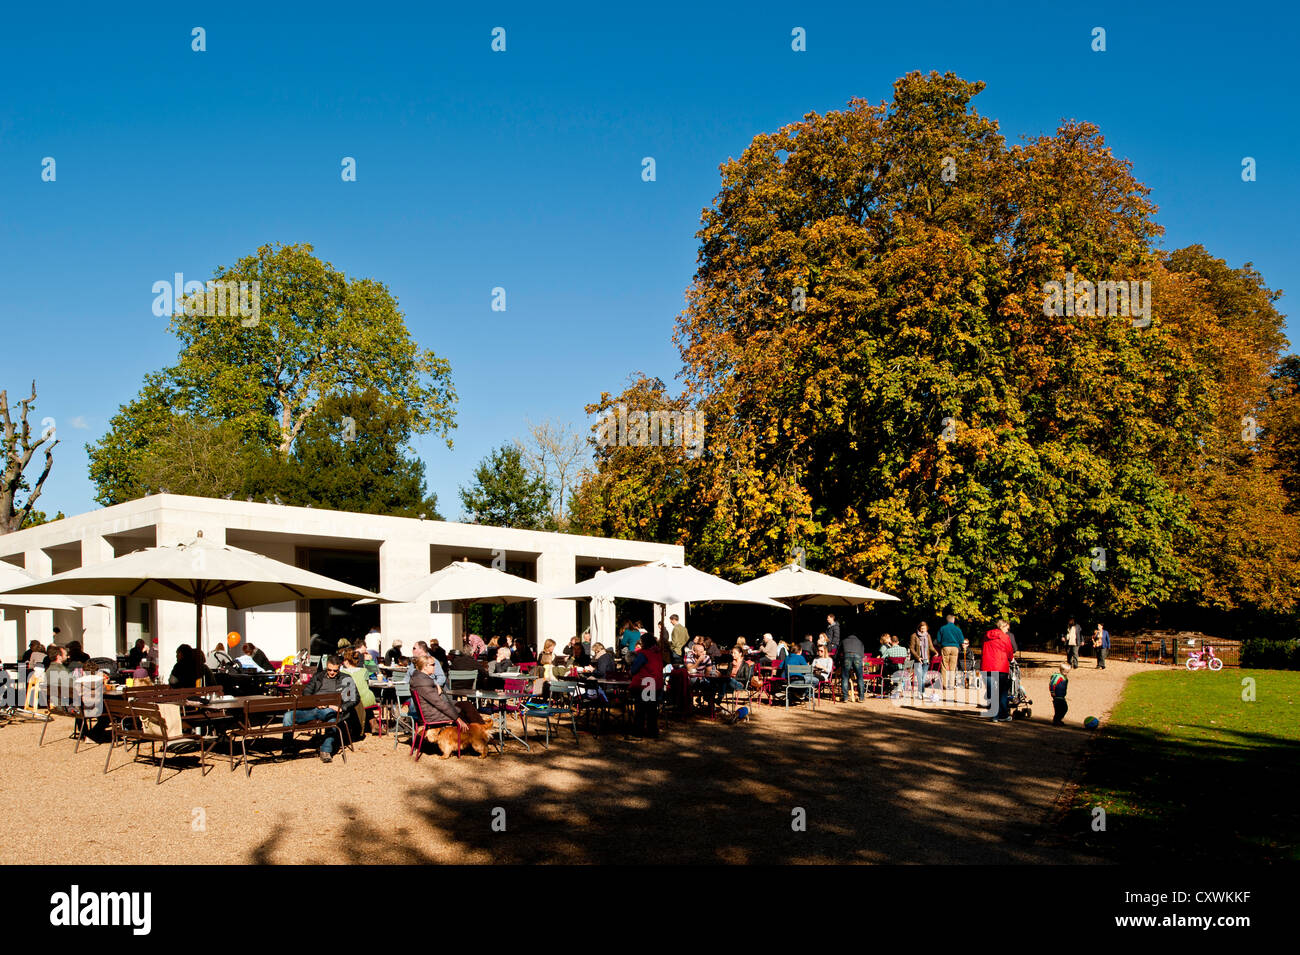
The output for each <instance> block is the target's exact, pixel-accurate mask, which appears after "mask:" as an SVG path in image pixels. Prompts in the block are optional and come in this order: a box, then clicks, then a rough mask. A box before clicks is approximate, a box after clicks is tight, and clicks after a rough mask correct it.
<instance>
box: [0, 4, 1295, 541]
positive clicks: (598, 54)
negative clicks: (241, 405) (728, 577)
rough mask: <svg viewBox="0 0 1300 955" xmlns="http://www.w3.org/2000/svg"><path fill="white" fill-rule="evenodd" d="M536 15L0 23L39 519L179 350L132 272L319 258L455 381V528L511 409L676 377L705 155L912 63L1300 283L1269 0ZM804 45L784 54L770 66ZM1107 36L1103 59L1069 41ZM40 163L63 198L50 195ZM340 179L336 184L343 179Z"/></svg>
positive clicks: (69, 497)
mask: <svg viewBox="0 0 1300 955" xmlns="http://www.w3.org/2000/svg"><path fill="white" fill-rule="evenodd" d="M537 6H539V5H533V4H527V5H526V4H519V5H512V4H504V5H490V6H485V7H482V8H475V7H473V6H470V7H467V8H466V9H465V10H464V12H461V11H459V10H452V11H448V10H444V9H437V8H434V7H432V6H431V5H427V4H410V5H403V4H384V5H382V6H379V5H376V6H375V7H373V8H371V7H369V6H367V5H361V4H346V5H343V4H332V3H312V4H294V3H286V4H266V3H263V4H239V3H221V4H207V3H203V4H175V3H173V4H159V5H149V4H140V5H135V6H134V7H133V8H132V9H128V10H127V11H126V12H122V10H121V8H120V7H119V8H111V9H106V8H104V7H103V5H101V4H95V5H89V4H86V5H84V9H79V8H78V5H77V4H71V5H61V6H59V7H58V8H57V10H55V8H50V7H46V6H35V7H31V6H23V7H21V8H18V9H17V10H16V11H15V12H14V13H12V14H8V15H7V20H8V22H7V23H6V24H5V27H6V28H5V29H4V30H3V31H0V90H2V91H3V92H0V278H3V280H4V294H3V295H0V327H2V328H3V333H4V337H3V342H4V344H3V350H0V387H7V388H8V389H9V392H10V396H11V398H13V397H15V395H16V393H18V392H20V391H21V392H23V396H25V389H26V387H27V386H28V384H29V383H30V381H31V380H32V379H33V378H35V379H36V381H37V386H38V389H39V392H40V398H39V403H38V416H39V417H44V416H47V415H48V416H51V417H53V418H55V420H56V422H57V424H58V428H59V436H60V438H61V439H62V443H61V444H60V445H59V447H58V448H57V449H56V452H55V454H56V459H55V466H54V471H53V473H52V475H51V477H50V479H49V481H48V482H47V484H46V489H45V494H44V496H43V497H42V499H41V505H40V506H42V507H43V508H44V509H45V510H46V511H47V512H50V513H53V512H54V511H55V510H58V509H62V510H64V511H65V512H67V513H69V514H73V513H79V512H82V511H85V510H89V509H91V508H92V507H93V506H94V502H93V494H94V490H93V487H92V485H91V484H90V482H89V480H88V478H87V475H86V455H85V452H84V449H83V445H84V444H85V443H86V442H87V441H92V440H95V439H97V438H99V437H100V436H101V435H102V434H103V433H104V431H105V430H106V427H107V423H108V420H109V418H110V417H111V416H112V414H113V413H114V412H115V411H116V409H117V407H118V406H119V405H120V404H122V403H123V402H126V401H128V400H129V399H130V398H131V397H132V396H133V395H134V394H135V393H136V391H137V390H138V388H139V386H140V384H141V381H142V378H143V376H144V375H145V373H146V372H148V371H151V370H154V369H158V368H161V367H163V366H164V365H166V364H168V363H170V362H171V361H173V360H174V358H175V355H176V344H175V339H173V338H172V337H171V336H170V335H168V334H167V333H166V331H165V319H161V318H157V317H155V316H154V315H153V313H152V311H151V305H152V302H153V293H152V291H151V287H152V285H153V283H154V282H155V281H158V280H162V279H170V278H171V276H172V275H173V273H175V272H183V273H185V275H186V277H187V278H191V279H205V278H208V277H210V276H211V273H212V271H213V269H214V268H215V267H216V266H218V265H223V264H225V265H228V264H230V263H232V262H233V261H234V260H235V259H236V258H238V257H240V256H242V255H246V254H249V253H251V252H253V251H254V250H255V249H256V248H257V247H258V246H260V245H262V244H264V243H267V242H282V243H291V242H310V243H312V244H313V245H314V246H315V248H316V252H317V254H318V255H319V256H320V257H321V258H323V259H325V260H327V261H329V262H331V263H333V265H334V266H335V267H337V268H339V269H341V270H342V271H344V272H346V273H347V274H348V275H351V276H368V277H372V278H376V279H378V280H380V281H383V282H384V283H386V284H387V285H388V287H389V288H390V289H391V290H392V292H393V293H394V294H395V295H396V296H397V298H398V301H399V304H400V306H401V308H402V310H403V311H404V313H405V316H406V320H407V324H408V326H409V327H410V329H411V332H412V333H413V335H414V336H415V337H416V339H417V340H418V341H419V342H420V343H421V344H422V345H423V346H425V347H430V348H433V349H434V350H435V351H437V352H438V353H439V354H440V355H442V356H444V357H446V358H448V359H449V360H450V361H451V364H452V371H453V375H454V380H455V384H456V388H457V390H458V392H459V395H460V405H459V427H458V429H457V430H456V432H455V435H454V440H455V445H456V447H455V450H454V451H450V452H449V451H447V450H446V448H445V446H444V445H443V444H442V442H441V441H439V440H437V439H433V438H428V439H423V440H421V441H419V442H418V443H417V445H416V448H417V451H418V452H419V453H420V454H421V456H422V457H423V458H424V460H425V461H426V464H427V467H428V476H429V483H430V487H431V489H432V490H434V491H436V492H437V494H438V497H439V501H440V505H441V508H442V511H443V513H444V514H445V515H447V516H449V517H452V518H454V517H456V516H457V515H458V514H459V501H458V498H457V496H456V489H457V487H459V486H460V485H461V484H463V483H466V482H467V480H468V478H469V474H470V472H471V471H472V469H473V467H474V465H475V464H476V463H477V462H478V461H479V460H480V459H481V458H482V457H483V455H484V454H486V453H487V452H488V451H489V450H490V449H491V448H493V447H495V446H497V445H499V444H501V443H502V442H504V441H506V440H509V439H511V438H515V437H519V436H522V435H523V434H524V432H525V430H526V422H527V420H529V419H531V420H533V421H540V420H543V419H548V418H558V419H560V420H561V421H564V422H568V423H571V424H573V425H575V426H579V427H584V426H585V420H584V413H583V406H584V405H585V404H586V403H587V402H589V401H592V400H594V399H595V398H596V397H597V396H598V395H599V393H600V391H601V390H611V391H612V390H616V389H618V388H620V387H621V386H622V384H623V383H624V382H625V381H626V379H627V377H628V375H629V374H630V373H631V372H634V371H644V372H647V373H650V374H657V375H659V376H660V377H662V378H664V379H665V380H667V381H670V382H671V381H672V379H673V378H674V376H675V375H676V374H677V373H678V370H679V367H680V362H679V360H678V357H677V354H676V351H675V349H674V348H673V346H672V343H671V334H672V330H673V324H674V320H675V318H676V316H677V314H678V313H679V312H680V311H681V309H682V306H683V302H684V297H683V296H684V291H685V289H686V287H687V286H688V284H689V283H690V280H691V276H692V273H693V270H694V263H695V254H696V241H695V235H694V234H695V231H696V229H697V228H698V223H699V215H700V211H701V209H702V208H704V207H705V206H706V205H708V204H709V203H710V202H711V200H712V199H713V197H714V195H715V194H716V192H717V188H718V181H719V180H718V172H717V170H718V165H719V164H720V163H721V162H723V161H725V160H726V159H727V158H728V157H732V156H737V155H739V154H740V152H741V151H742V150H743V149H744V148H745V146H746V144H747V143H748V142H749V141H750V139H751V138H752V137H753V136H754V135H755V134H757V133H760V132H764V131H770V130H774V129H776V128H778V127H780V126H781V125H783V124H785V123H788V122H791V121H793V120H796V119H798V118H799V117H801V116H802V115H803V114H804V113H806V112H808V111H813V110H816V111H819V112H824V111H826V110H832V109H837V108H840V107H842V106H843V105H844V104H845V103H846V102H847V101H848V99H849V98H850V97H853V96H861V97H865V98H867V99H869V100H871V101H873V102H874V101H879V100H881V99H887V98H888V97H889V96H890V92H891V84H892V82H893V81H894V80H895V79H896V78H897V77H899V76H901V75H902V74H904V73H906V72H908V71H909V70H916V69H919V70H927V71H928V70H931V69H937V70H940V71H945V70H952V71H954V72H956V73H957V74H959V75H961V76H963V77H965V78H967V79H979V80H983V81H985V82H986V83H987V84H988V88H987V89H986V90H985V92H984V93H983V94H982V95H981V96H979V97H978V98H977V100H976V108H977V109H978V110H979V111H980V112H981V113H983V114H984V115H987V116H991V117H993V118H995V119H997V120H998V121H999V123H1000V125H1001V128H1002V132H1003V134H1004V136H1006V138H1007V139H1008V140H1011V141H1016V140H1018V139H1019V138H1020V137H1021V136H1027V135H1029V136H1032V135H1037V134H1039V133H1049V132H1051V131H1052V130H1054V129H1055V127H1056V126H1057V124H1058V123H1059V121H1060V120H1061V119H1062V118H1078V119H1082V120H1089V121H1091V122H1094V123H1096V124H1098V125H1099V126H1100V127H1101V129H1102V131H1103V132H1104V134H1105V135H1106V137H1107V140H1108V142H1109V143H1110V145H1111V146H1112V148H1113V149H1114V150H1115V152H1116V153H1117V154H1119V155H1121V156H1125V157H1127V158H1129V159H1131V160H1132V161H1133V162H1134V164H1135V173H1136V175H1137V177H1138V178H1139V179H1140V180H1142V181H1144V182H1146V183H1147V184H1148V185H1149V186H1150V187H1151V188H1152V190H1153V192H1152V197H1151V198H1152V199H1153V201H1154V202H1155V203H1156V204H1157V205H1158V206H1159V209H1160V211H1159V213H1158V220H1159V222H1160V223H1161V224H1162V225H1163V226H1164V227H1165V229H1166V235H1165V240H1164V244H1165V245H1166V247H1169V248H1177V247H1179V246H1182V245H1186V244H1189V243H1192V242H1200V243H1202V244H1204V245H1205V246H1206V247H1207V248H1208V249H1209V250H1210V251H1211V252H1212V253H1213V254H1214V255H1216V256H1219V257H1222V258H1225V259H1227V261H1228V262H1229V264H1231V265H1234V266H1236V265H1240V264H1241V263H1243V262H1244V261H1248V260H1249V261H1253V262H1254V263H1255V265H1256V267H1257V268H1258V269H1260V271H1261V272H1262V273H1263V274H1264V277H1265V279H1266V281H1267V282H1268V283H1269V284H1270V285H1271V286H1273V287H1274V288H1282V289H1293V288H1294V287H1295V286H1296V284H1297V283H1296V279H1297V269H1300V265H1298V264H1297V257H1296V251H1297V239H1296V234H1297V222H1298V221H1300V182H1298V181H1297V177H1296V170H1295V159H1296V152H1297V147H1298V146H1300V143H1298V142H1297V138H1298V136H1297V109H1296V105H1295V92H1294V63H1295V53H1294V50H1293V48H1292V46H1293V43H1294V39H1295V37H1296V36H1297V32H1298V31H1297V29H1296V27H1297V20H1298V19H1300V17H1298V16H1297V14H1296V13H1295V11H1294V9H1289V8H1288V7H1287V6H1284V5H1281V4H1278V5H1270V4H1251V5H1249V6H1243V7H1237V8H1232V9H1228V10H1225V8H1223V6H1222V5H1221V4H1214V5H1210V4H1198V3H1178V4H1173V3H1155V4H1133V3H1090V4H1071V3H1050V4H1049V3H1044V4H1028V3H1021V4H1003V3H984V4H979V3H964V4H947V3H926V4H884V5H878V4H845V5H812V6H809V5H806V4H793V3H785V4H762V3H759V4H754V3H734V4H725V5H723V4H719V5H709V6H706V5H701V4H690V5H687V4H671V3H654V4H634V5H611V6H609V7H605V6H592V7H589V8H581V7H566V8H564V9H562V10H538V9H536V7H537ZM195 26H201V27H203V28H205V29H206V31H207V51H206V52H204V53H195V52H193V51H192V50H191V49H190V45H191V34H190V31H191V29H192V28H193V27H195ZM497 26H502V27H505V29H506V31H507V32H506V39H507V50H506V52H505V53H503V54H501V53H493V52H492V51H491V49H490V43H491V31H492V29H493V28H494V27H497ZM796 26H799V27H804V28H805V29H806V31H807V47H808V48H807V51H806V52H802V53H796V52H793V51H792V50H791V48H790V36H791V30H792V29H793V28H794V27H796ZM1096 26H1101V27H1103V28H1105V29H1106V31H1107V51H1106V52H1105V53H1094V52H1093V51H1092V50H1091V48H1090V43H1091V31H1092V29H1093V27H1096ZM45 156H52V157H54V158H55V160H56V162H57V176H58V178H57V181H56V182H53V183H49V182H42V181H41V176H40V173H41V160H42V158H43V157H45ZM344 156H352V157H355V158H356V160H357V170H358V176H357V181H356V182H353V183H344V182H343V181H342V180H341V178H340V175H339V171H340V161H341V159H342V157H344ZM643 156H653V157H655V160H656V165H657V180H656V181H655V182H653V183H647V182H643V181H642V179H641V159H642V157H643ZM1244 156H1253V157H1254V158H1255V159H1256V162H1257V164H1258V179H1257V181H1255V182H1253V183H1243V182H1242V180H1241V175H1240V173H1241V161H1242V157H1244ZM496 286H501V287H504V288H505V289H506V293H507V311H506V312H504V313H500V312H493V311H491V309H490V304H491V290H492V289H493V287H496ZM1288 305H1289V302H1288V298H1285V297H1284V298H1283V299H1282V302H1281V308H1282V310H1283V311H1289V310H1290V309H1289V307H1288ZM1289 333H1290V337H1291V339H1292V341H1293V342H1295V341H1296V338H1297V334H1296V333H1297V327H1296V324H1295V320H1294V319H1293V320H1291V322H1290V323H1289Z"/></svg>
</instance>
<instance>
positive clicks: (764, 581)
mask: <svg viewBox="0 0 1300 955" xmlns="http://www.w3.org/2000/svg"><path fill="white" fill-rule="evenodd" d="M740 587H741V589H742V590H747V591H749V592H750V593H753V594H761V595H762V596H764V597H772V598H774V599H776V600H782V601H785V602H786V603H789V604H792V605H798V604H821V605H825V606H852V605H854V604H860V603H863V602H865V601H868V600H897V599H898V598H897V597H895V596H892V595H891V594H887V593H884V592H883V591H880V590H872V589H871V588H870V587H863V586H861V585H860V584H854V583H850V582H849V581H847V580H841V579H840V578H838V577H832V576H830V575H829V574H819V573H817V571H815V570H809V569H808V568H807V567H802V566H800V565H799V564H787V565H786V566H784V567H782V568H781V569H780V570H778V571H775V572H774V573H771V574H767V575H766V576H763V577H759V578H757V579H755V580H751V581H748V582H747V583H743V584H741V585H740Z"/></svg>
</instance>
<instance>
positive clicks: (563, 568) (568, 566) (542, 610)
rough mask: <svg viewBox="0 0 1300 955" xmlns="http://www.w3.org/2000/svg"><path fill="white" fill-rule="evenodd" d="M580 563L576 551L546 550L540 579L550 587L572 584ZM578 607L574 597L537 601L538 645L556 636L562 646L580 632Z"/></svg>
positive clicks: (540, 558) (540, 557)
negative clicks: (547, 551) (574, 554)
mask: <svg viewBox="0 0 1300 955" xmlns="http://www.w3.org/2000/svg"><path fill="white" fill-rule="evenodd" d="M576 573H577V564H576V561H575V560H574V556H573V554H568V553H544V554H539V555H538V557H537V582H538V583H539V584H541V585H542V587H544V588H546V589H547V590H558V589H559V588H561V587H572V586H573V585H574V583H576V582H577V580H576ZM577 627H578V608H577V605H576V604H575V602H574V601H572V600H539V601H537V649H538V650H539V651H540V650H541V648H542V646H543V645H544V644H545V643H546V641H547V640H548V639H549V640H554V641H555V646H556V648H557V649H558V648H562V647H564V646H566V645H567V644H568V642H569V638H570V637H572V636H573V635H574V634H575V633H577V632H578V629H577Z"/></svg>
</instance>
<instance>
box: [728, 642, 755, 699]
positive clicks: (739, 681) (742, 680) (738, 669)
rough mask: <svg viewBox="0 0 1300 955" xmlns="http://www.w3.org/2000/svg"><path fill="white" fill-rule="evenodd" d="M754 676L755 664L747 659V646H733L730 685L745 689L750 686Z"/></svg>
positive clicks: (729, 676) (737, 688)
mask: <svg viewBox="0 0 1300 955" xmlns="http://www.w3.org/2000/svg"><path fill="white" fill-rule="evenodd" d="M753 678H754V665H753V664H752V663H750V662H749V661H748V660H747V659H745V648H744V647H743V646H734V647H732V648H731V671H730V673H729V674H728V677H727V680H728V685H729V686H730V687H731V688H732V689H733V690H743V689H745V687H747V686H749V681H750V680H752V679H753Z"/></svg>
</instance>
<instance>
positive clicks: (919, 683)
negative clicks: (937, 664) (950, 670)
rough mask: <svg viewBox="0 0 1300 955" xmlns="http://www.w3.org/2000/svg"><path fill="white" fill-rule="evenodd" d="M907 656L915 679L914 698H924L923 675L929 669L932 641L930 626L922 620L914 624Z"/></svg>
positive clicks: (932, 651) (932, 648)
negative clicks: (914, 629)
mask: <svg viewBox="0 0 1300 955" xmlns="http://www.w3.org/2000/svg"><path fill="white" fill-rule="evenodd" d="M907 653H908V656H909V657H911V658H912V673H913V675H914V677H915V679H916V690H915V694H914V698H915V699H918V700H923V699H925V676H926V674H927V673H928V672H929V670H930V658H931V657H933V656H934V641H933V640H931V639H930V626H929V624H927V623H926V622H925V621H924V620H922V621H921V622H920V623H918V624H917V625H916V632H915V633H913V634H912V640H911V642H910V643H909V644H908V647H907Z"/></svg>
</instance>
